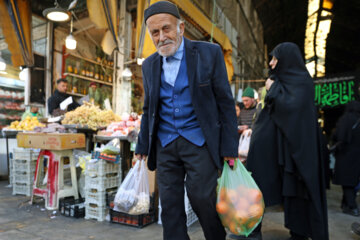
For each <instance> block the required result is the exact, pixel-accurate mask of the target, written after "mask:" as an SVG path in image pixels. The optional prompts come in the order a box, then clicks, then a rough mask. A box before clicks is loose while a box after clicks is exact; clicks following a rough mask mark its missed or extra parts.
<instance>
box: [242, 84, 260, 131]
mask: <svg viewBox="0 0 360 240" xmlns="http://www.w3.org/2000/svg"><path fill="white" fill-rule="evenodd" d="M241 98H242V102H243V104H244V108H243V109H241V112H240V129H241V130H246V129H248V128H251V126H252V123H253V120H254V116H255V114H256V104H257V103H256V100H255V90H254V89H253V88H251V87H247V88H245V90H244V92H243V94H242V96H241Z"/></svg>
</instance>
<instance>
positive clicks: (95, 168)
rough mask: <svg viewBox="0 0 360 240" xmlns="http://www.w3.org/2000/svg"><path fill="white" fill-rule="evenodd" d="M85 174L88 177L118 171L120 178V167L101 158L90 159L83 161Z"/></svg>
mask: <svg viewBox="0 0 360 240" xmlns="http://www.w3.org/2000/svg"><path fill="white" fill-rule="evenodd" d="M85 166H86V169H85V175H87V176H90V177H95V176H98V177H103V176H106V175H107V174H111V173H118V174H119V176H120V178H121V168H120V165H119V164H115V163H111V162H108V161H105V160H103V159H100V160H95V159H91V160H90V161H86V163H85Z"/></svg>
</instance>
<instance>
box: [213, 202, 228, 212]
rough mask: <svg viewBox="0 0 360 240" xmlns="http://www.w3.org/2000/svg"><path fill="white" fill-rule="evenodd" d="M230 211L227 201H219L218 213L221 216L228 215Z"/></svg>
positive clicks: (217, 205)
mask: <svg viewBox="0 0 360 240" xmlns="http://www.w3.org/2000/svg"><path fill="white" fill-rule="evenodd" d="M228 210H229V206H228V204H227V203H226V202H225V201H219V202H218V203H217V204H216V211H217V212H218V213H220V214H226V213H227V212H228Z"/></svg>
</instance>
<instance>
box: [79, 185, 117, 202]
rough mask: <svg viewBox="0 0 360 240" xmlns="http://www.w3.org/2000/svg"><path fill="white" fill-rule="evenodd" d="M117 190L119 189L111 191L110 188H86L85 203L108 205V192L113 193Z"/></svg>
mask: <svg viewBox="0 0 360 240" xmlns="http://www.w3.org/2000/svg"><path fill="white" fill-rule="evenodd" d="M115 191H117V189H116V190H115V188H114V190H112V191H109V189H108V190H98V189H85V203H86V204H96V205H98V206H103V207H105V206H106V192H107V193H112V192H115Z"/></svg>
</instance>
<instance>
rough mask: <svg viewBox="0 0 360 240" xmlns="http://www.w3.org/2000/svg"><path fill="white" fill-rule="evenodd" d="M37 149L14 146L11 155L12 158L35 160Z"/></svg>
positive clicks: (37, 153) (37, 154)
mask: <svg viewBox="0 0 360 240" xmlns="http://www.w3.org/2000/svg"><path fill="white" fill-rule="evenodd" d="M39 152H40V150H39V149H33V148H14V149H13V155H14V157H13V158H14V159H21V160H27V161H31V160H37V158H38V156H39Z"/></svg>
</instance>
